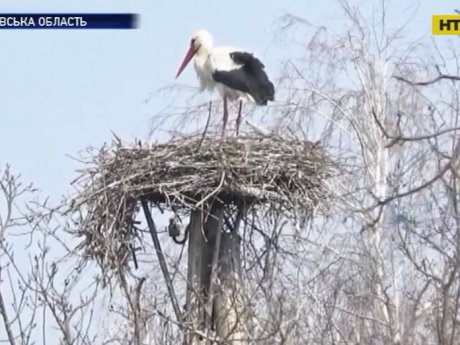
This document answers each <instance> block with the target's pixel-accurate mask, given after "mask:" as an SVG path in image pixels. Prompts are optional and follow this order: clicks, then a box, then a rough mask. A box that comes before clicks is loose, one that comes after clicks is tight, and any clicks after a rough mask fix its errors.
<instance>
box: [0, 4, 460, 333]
mask: <svg viewBox="0 0 460 345" xmlns="http://www.w3.org/2000/svg"><path fill="white" fill-rule="evenodd" d="M379 2H380V1H377V0H374V1H365V0H363V1H361V3H362V4H369V3H375V4H378V3H379ZM37 3H39V5H38V4H37ZM354 3H358V1H355V2H354ZM417 4H418V1H411V0H400V1H394V4H393V5H392V8H393V9H392V11H391V12H390V14H389V17H388V18H387V20H388V21H389V22H390V23H392V24H393V23H394V26H395V27H396V26H398V25H399V24H401V23H402V22H403V21H406V19H407V15H404V13H403V11H404V10H406V9H407V8H415V7H416V5H417ZM411 6H412V7H411ZM458 7H460V4H459V3H458V0H443V1H435V0H423V1H421V4H420V9H419V11H418V12H417V14H416V16H415V18H414V21H413V22H412V23H411V24H410V25H409V26H408V28H407V30H408V32H409V34H408V36H409V38H411V39H418V38H421V37H431V15H432V14H434V13H452V11H453V9H455V8H458ZM398 8H401V10H400V11H399V10H398ZM0 12H4V13H8V12H9V13H11V12H60V13H62V12H80V13H81V12H134V13H139V14H140V28H139V29H136V30H125V31H123V30H86V31H85V30H78V31H74V30H68V31H65V30H20V31H12V30H4V31H2V30H0V42H1V44H0V47H1V48H0V50H1V54H0V68H1V73H0V112H1V115H0V119H1V122H0V169H1V168H3V166H4V164H5V163H7V162H8V163H10V164H11V165H12V168H13V170H14V171H16V172H21V173H22V175H23V178H24V181H25V182H34V183H35V184H36V185H37V186H38V187H40V188H41V190H42V191H43V195H50V196H51V197H52V199H54V200H57V199H59V198H60V196H61V195H62V194H63V193H66V192H67V191H69V190H70V187H69V183H70V181H71V180H72V179H73V178H74V177H75V176H76V173H75V172H74V170H75V169H77V168H80V167H81V166H80V165H79V164H77V163H76V162H74V161H73V160H72V159H70V158H68V157H67V156H66V155H75V154H76V153H77V152H78V151H80V150H83V149H84V148H85V147H87V146H89V145H94V146H100V145H101V144H102V143H103V142H104V141H107V140H111V138H112V134H111V132H110V130H113V131H114V132H115V133H117V134H118V135H119V136H121V137H122V138H123V139H125V140H128V141H129V140H131V138H134V137H137V138H145V137H147V135H148V133H149V126H150V121H151V118H152V116H153V114H155V113H156V112H157V111H158V110H159V109H160V107H162V106H164V105H165V104H164V102H163V100H162V99H161V98H155V97H153V99H152V101H150V102H148V103H146V102H145V100H146V99H147V98H149V96H150V95H151V94H152V92H154V91H155V90H156V89H158V88H160V87H162V86H165V85H166V84H169V83H172V82H174V75H175V73H176V70H177V67H178V66H179V63H180V61H181V59H182V57H183V55H184V53H185V51H186V49H187V47H188V44H189V40H190V35H191V34H192V33H193V32H194V31H195V30H197V29H201V28H205V29H208V30H209V31H210V32H211V33H212V34H213V36H214V39H215V42H216V44H229V45H234V46H237V47H242V48H248V49H252V50H253V51H255V52H257V53H258V55H259V57H260V58H261V59H262V60H263V61H264V63H265V64H266V66H267V69H268V71H269V72H270V74H271V75H272V76H273V78H274V77H276V76H277V73H278V69H279V66H280V63H281V61H282V60H285V59H288V58H289V57H290V56H291V54H294V52H295V48H294V47H290V46H285V48H284V49H280V48H279V47H277V46H276V42H273V39H274V36H273V30H274V27H275V23H276V21H277V19H278V18H279V16H281V15H283V14H285V13H286V12H290V13H292V14H295V15H297V16H300V17H304V18H305V19H307V20H309V21H311V22H313V23H314V24H317V25H321V24H322V25H325V26H328V27H337V24H335V22H334V19H335V18H338V17H337V16H338V13H339V12H338V10H337V6H336V2H335V1H332V0H331V1H327V0H324V1H313V0H246V1H243V0H232V1H216V0H203V1H191V0H188V1H185V0H183V1H172V0H171V1H168V0H142V1H141V0H131V1H126V0H125V1H120V0H98V1H94V0H68V1H62V0H53V1H51V0H40V1H37V0H28V1H26V0H1V5H0ZM406 13H409V12H406ZM437 39H438V40H444V39H445V38H437ZM179 82H180V83H181V84H188V85H191V86H196V85H197V82H196V79H195V74H194V71H193V70H192V69H191V68H189V69H187V70H186V71H184V73H183V74H182V76H181V79H180V81H179ZM209 97H210V96H209ZM2 332H3V329H0V337H3V334H2Z"/></svg>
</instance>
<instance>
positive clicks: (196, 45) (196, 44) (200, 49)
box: [176, 30, 213, 78]
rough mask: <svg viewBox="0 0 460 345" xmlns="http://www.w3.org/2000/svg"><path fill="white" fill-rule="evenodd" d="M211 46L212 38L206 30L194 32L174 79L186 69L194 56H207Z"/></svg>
mask: <svg viewBox="0 0 460 345" xmlns="http://www.w3.org/2000/svg"><path fill="white" fill-rule="evenodd" d="M212 45H213V42H212V36H211V34H210V33H209V32H207V31H206V30H198V31H197V32H195V33H194V34H193V36H192V38H191V40H190V47H189V48H188V51H187V54H185V57H184V60H183V61H182V63H181V65H180V67H179V70H178V71H177V74H176V78H177V77H178V76H179V75H180V74H181V73H182V71H183V70H184V69H185V67H187V64H188V63H189V62H190V60H191V59H192V58H193V57H194V56H195V54H197V55H201V54H207V53H208V52H209V51H210V50H211V48H212Z"/></svg>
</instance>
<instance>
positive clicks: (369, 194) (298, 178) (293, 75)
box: [0, 1, 460, 345]
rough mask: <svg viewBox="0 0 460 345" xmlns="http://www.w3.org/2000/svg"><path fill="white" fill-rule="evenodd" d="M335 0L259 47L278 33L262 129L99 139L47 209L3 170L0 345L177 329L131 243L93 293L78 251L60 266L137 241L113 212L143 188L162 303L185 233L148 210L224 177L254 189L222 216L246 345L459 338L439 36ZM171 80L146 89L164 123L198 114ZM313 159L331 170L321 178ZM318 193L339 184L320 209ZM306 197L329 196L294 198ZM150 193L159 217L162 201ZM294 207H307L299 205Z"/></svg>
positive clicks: (171, 336) (244, 189) (183, 203)
mask: <svg viewBox="0 0 460 345" xmlns="http://www.w3.org/2000/svg"><path fill="white" fill-rule="evenodd" d="M352 3H355V2H354V1H348V2H347V1H339V6H338V7H335V9H337V10H338V11H340V12H339V13H340V14H339V15H338V16H337V18H336V20H335V21H331V24H330V27H329V26H327V27H325V26H324V25H328V23H327V22H325V21H322V22H321V25H319V26H314V25H313V24H311V23H310V22H309V21H308V19H309V18H305V19H304V18H301V17H300V16H293V15H286V16H284V17H283V18H282V20H281V29H280V32H279V35H278V36H277V42H283V43H284V44H285V46H284V47H279V46H276V47H273V49H274V50H277V51H286V52H288V53H289V56H286V60H287V61H286V62H285V63H284V64H283V65H282V66H281V68H280V74H279V78H278V79H277V80H276V83H275V84H276V85H277V103H276V105H275V106H273V107H267V108H265V109H258V110H257V111H255V112H253V113H250V112H244V115H245V116H247V118H250V119H251V121H252V122H257V123H264V124H265V125H266V126H267V128H266V129H265V131H264V132H265V133H269V134H268V136H266V137H264V136H263V135H261V134H257V135H252V134H245V136H242V137H241V138H238V139H236V138H233V137H229V138H227V139H226V140H225V141H221V138H216V139H210V138H209V137H205V138H204V139H203V141H202V142H201V139H202V138H201V136H200V135H198V136H193V137H187V136H180V137H179V138H176V139H174V140H172V141H171V142H168V143H166V144H161V145H154V146H145V144H143V147H142V148H141V147H137V146H136V145H132V146H128V145H120V144H119V143H118V142H115V143H113V144H112V145H108V146H106V147H104V148H102V149H101V150H96V151H92V152H91V154H90V158H89V160H85V161H84V162H83V163H82V170H81V171H80V172H81V176H80V177H79V179H78V180H77V182H75V186H76V187H77V190H76V194H74V195H72V197H71V198H70V199H66V203H65V210H66V212H67V213H65V214H63V213H60V212H61V211H62V209H61V208H54V207H50V206H48V205H47V204H46V203H40V204H39V205H38V204H37V203H32V202H30V203H27V207H26V208H21V207H19V206H18V205H19V204H21V203H20V202H19V201H21V200H24V198H32V197H31V196H30V195H29V194H28V193H29V192H31V190H30V189H29V188H25V187H24V186H22V185H21V183H20V182H19V181H20V179H19V178H18V177H16V176H13V175H12V174H11V173H10V172H9V170H8V169H7V170H6V172H5V173H4V174H3V175H2V177H1V178H0V187H1V192H2V193H1V201H0V216H1V217H0V236H1V237H0V244H1V246H0V259H1V261H0V278H1V280H2V284H1V285H0V316H1V319H0V321H2V327H0V338H1V341H3V340H5V342H6V343H8V344H10V345H15V344H23V345H29V344H37V343H43V344H48V343H49V344H51V343H53V342H52V340H47V339H53V338H52V337H53V336H54V338H55V339H56V342H55V343H61V344H65V345H89V344H91V345H94V344H104V345H106V344H117V345H118V344H119V345H121V344H123V345H125V344H134V345H141V344H142V345H166V344H181V342H182V330H183V329H182V328H181V327H182V325H181V324H180V322H177V320H176V318H175V317H174V310H173V308H172V307H171V303H170V301H171V300H170V298H169V297H170V295H168V293H167V291H166V287H165V283H164V280H163V279H162V278H163V276H162V272H161V271H160V270H159V268H158V266H159V265H158V260H157V256H156V254H157V253H156V251H155V249H154V248H152V246H151V245H150V244H149V243H148V241H144V243H143V245H142V246H141V248H140V250H138V252H137V253H138V255H139V269H137V270H134V269H132V270H126V271H125V272H123V274H121V275H119V276H118V278H122V279H119V282H120V284H118V285H117V286H113V288H112V289H110V292H109V293H106V291H107V289H101V288H100V287H101V281H103V280H104V278H107V274H108V272H107V271H106V270H103V271H102V272H101V271H100V270H99V267H97V266H96V265H94V260H87V262H86V264H87V265H86V266H85V267H84V266H82V265H80V264H81V259H82V253H86V254H84V255H86V257H83V258H84V259H85V258H86V259H87V258H88V255H89V256H91V257H92V258H94V257H98V260H99V261H100V262H101V261H102V262H103V263H104V264H106V263H107V262H112V263H115V268H120V267H125V266H126V265H127V264H128V263H129V262H130V261H129V260H130V257H129V253H130V250H131V247H130V246H131V245H133V246H135V245H134V244H133V243H132V242H133V241H140V239H138V237H133V236H134V235H136V234H137V235H138V236H142V234H143V233H144V232H145V231H146V228H145V227H144V228H143V227H142V225H140V224H133V220H134V218H135V217H134V216H135V213H136V212H137V208H138V204H137V199H138V198H139V197H148V198H149V200H150V201H151V202H152V204H155V206H156V207H157V209H156V210H155V212H153V213H154V218H155V221H157V224H158V230H159V231H158V232H159V237H160V240H161V243H162V245H163V249H164V254H165V263H166V264H167V265H168V268H169V271H170V274H171V281H172V283H173V284H174V287H175V289H176V291H177V298H178V300H179V303H180V304H181V305H182V304H183V303H184V301H185V297H184V296H185V293H184V289H183V287H184V286H185V284H186V281H187V273H186V269H185V268H186V265H187V262H186V259H184V258H186V256H187V255H186V254H187V250H186V246H178V245H176V244H175V243H173V242H172V241H170V239H169V238H168V237H167V235H165V234H164V231H163V226H166V223H167V222H166V223H163V224H160V221H161V220H162V217H163V220H164V218H165V216H170V215H172V216H174V212H176V213H178V214H179V213H187V212H184V210H188V209H190V208H193V207H197V206H198V207H199V206H200V205H199V202H200V200H203V199H205V198H207V197H208V198H209V199H211V198H227V199H235V191H238V197H242V196H244V198H245V199H247V200H248V201H255V200H257V201H259V202H262V203H261V204H260V207H253V208H252V210H250V211H249V212H246V213H245V214H244V215H243V216H242V217H241V219H240V220H241V226H239V232H238V235H239V238H240V239H241V257H242V258H243V259H242V262H241V276H242V278H243V282H244V284H243V285H244V287H243V290H244V294H245V296H246V298H247V301H248V303H247V307H248V310H249V311H250V324H249V325H248V333H249V339H248V342H249V343H250V344H257V345H272V344H283V345H305V344H322V345H337V344H346V345H358V344H360V345H389V344H390V345H403V344H404V345H426V344H436V345H457V344H459V340H458V339H459V332H460V328H459V325H460V265H459V263H460V211H459V210H460V204H459V203H460V187H459V173H458V171H459V169H458V166H459V153H460V92H459V87H460V84H459V81H458V79H459V76H460V56H459V55H458V48H457V47H458V38H457V37H454V38H453V43H446V41H443V43H442V44H439V45H438V44H437V43H438V41H437V40H436V39H432V37H429V38H427V40H425V41H423V42H422V41H417V42H416V43H412V41H411V38H410V36H409V35H408V30H409V29H408V28H407V26H406V25H409V24H407V21H406V18H414V17H416V16H414V12H410V11H408V12H404V11H402V10H401V6H400V5H401V4H399V3H398V4H393V3H389V2H388V1H381V2H378V4H376V2H367V3H366V2H362V1H360V2H359V6H358V5H356V6H353V5H352ZM338 11H337V12H338ZM307 15H308V14H307ZM389 18H391V23H390V24H389V22H388V21H389V20H390V19H389ZM398 20H400V21H401V26H399V27H397V22H398ZM334 26H335V27H334ZM286 47H289V49H286ZM283 49H284V50H283ZM294 55H295V56H294ZM296 56H297V57H298V58H296ZM179 89H180V88H175V89H174V90H172V89H168V91H165V93H168V92H170V93H171V95H172V96H171V98H172V99H173V104H172V105H171V107H169V108H168V109H166V110H164V111H162V113H161V114H159V115H158V117H156V118H155V119H156V120H157V121H156V122H155V124H156V125H158V127H159V126H160V124H161V125H164V124H165V122H162V121H163V120H164V119H168V120H167V121H169V122H168V124H169V125H171V124H172V123H173V124H181V126H182V127H180V128H181V129H184V128H186V127H188V126H189V125H191V123H190V122H187V121H186V119H191V118H193V121H197V122H198V120H197V119H203V121H204V120H205V119H206V115H207V114H206V109H207V103H203V104H200V105H196V104H195V103H193V102H194V98H193V97H194V96H193V97H191V98H189V99H185V100H184V98H182V97H179V96H181V95H182V96H183V94H180V92H179V91H180V90H179ZM178 90H179V91H178ZM187 90H188V91H187V92H190V94H193V95H195V94H196V92H195V91H196V89H193V88H187ZM158 97H164V94H161V95H160V96H158ZM180 100H184V103H185V106H183V107H182V104H179V103H180ZM216 104H219V103H218V102H216V101H213V105H214V106H215V109H213V113H214V112H215V113H216V114H219V110H220V109H219V106H217V107H216ZM190 115H191V116H190ZM218 117H219V115H216V117H215V118H218ZM159 119H160V120H159ZM164 121H166V120H164ZM191 121H192V120H191ZM193 123H195V122H193ZM166 127H168V126H166ZM169 128H176V127H175V126H172V125H171V126H170V127H169ZM177 128H179V127H177ZM177 128H176V129H177ZM156 129H157V128H156ZM167 129H168V128H166V130H167ZM158 131H159V130H158ZM155 133H158V132H154V133H153V135H155ZM246 133H248V132H246ZM275 133H277V134H275ZM286 133H294V134H295V135H292V138H297V139H296V141H294V142H292V141H289V140H286ZM280 136H281V138H280ZM298 138H308V140H311V141H313V142H316V141H318V143H319V145H317V144H311V143H310V142H305V140H298ZM324 151H326V152H327V155H325V154H324ZM328 157H329V158H328ZM331 160H332V161H334V162H335V163H337V164H338V165H339V167H340V170H339V172H340V173H343V174H341V175H340V176H339V177H338V178H337V176H335V173H336V172H337V168H336V167H333V166H331V165H330V164H329V162H330V161H331ZM325 162H328V163H327V164H325ZM335 163H334V164H335ZM294 164H295V166H294ZM345 168H346V174H345V170H344V169H345ZM331 171H332V176H333V179H334V183H333V184H329V182H328V183H326V184H325V185H323V184H322V182H323V181H328V179H329V174H330V173H331ZM299 172H301V173H302V174H299ZM326 177H327V178H326ZM330 192H333V194H334V196H339V198H338V199H333V200H334V201H335V203H332V204H331V203H329V202H330V201H331V200H332V199H328V197H329V196H330V195H329V194H330ZM18 200H19V201H18ZM69 200H73V202H72V203H71V202H69ZM337 200H338V201H339V202H337ZM197 204H198V205H197ZM3 205H6V206H5V207H3ZM267 205H268V206H269V207H266V206H267ZM271 206H273V207H271ZM323 206H330V208H331V209H329V210H327V211H329V212H324V213H323V212H312V211H315V210H316V209H322V207H323ZM165 208H166V209H169V210H170V211H172V212H171V213H169V212H168V211H165V213H164V215H163V214H162V211H164V209H165ZM235 209H236V208H232V209H230V210H226V211H227V212H226V214H225V217H226V221H227V220H228V221H229V222H230V223H231V222H233V221H234V219H235ZM50 210H51V212H50ZM305 210H307V211H308V212H307V213H309V215H312V216H313V217H311V218H310V219H308V221H306V218H302V217H300V216H299V213H301V212H302V211H305ZM324 210H326V209H324ZM280 211H282V212H280ZM286 211H287V212H286ZM182 216H183V215H182ZM187 221H188V219H187V217H183V223H187ZM28 224H29V225H32V226H31V229H28V228H27V226H28ZM131 226H133V227H134V228H135V229H134V230H135V232H134V235H133V233H130V227H131ZM24 227H26V228H27V230H30V231H23V229H24ZM82 236H83V238H82ZM31 243H34V244H36V245H35V246H30V244H31ZM139 243H140V242H139ZM76 248H77V249H76ZM136 249H139V248H136ZM24 253H27V255H28V257H27V260H25V264H24V260H22V259H23V257H25V256H26V255H24ZM29 253H30V255H29ZM4 282H5V283H4ZM101 301H102V302H101ZM96 302H97V303H96ZM96 315H102V316H100V318H101V319H103V320H102V321H101V320H100V319H97V317H96ZM103 326H106V327H107V326H108V328H107V329H108V331H107V332H101V329H102V328H103ZM3 330H5V332H3ZM58 338H59V339H58ZM36 339H40V340H38V341H37V340H36Z"/></svg>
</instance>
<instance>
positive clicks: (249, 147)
mask: <svg viewBox="0 0 460 345" xmlns="http://www.w3.org/2000/svg"><path fill="white" fill-rule="evenodd" d="M332 171H333V164H332V162H331V160H330V159H329V158H328V156H327V154H326V152H325V151H324V149H323V148H321V147H320V145H319V143H311V142H306V141H297V140H286V139H285V138H281V137H278V136H261V135H246V136H239V137H227V138H222V137H211V138H203V137H201V136H192V137H186V138H181V139H177V140H173V141H171V142H168V143H166V144H160V145H153V146H149V147H141V145H140V144H139V143H137V144H136V145H132V146H124V145H121V144H120V143H119V142H114V143H113V144H112V145H109V146H106V147H104V148H102V149H100V150H98V152H97V153H95V154H93V155H92V158H91V162H88V166H87V167H86V169H84V170H83V173H82V175H81V176H80V177H79V179H77V181H76V183H74V184H76V186H77V189H78V193H77V195H76V196H75V197H74V198H72V200H71V202H70V209H69V210H68V212H71V213H73V214H74V215H75V214H78V215H79V217H74V219H75V220H74V222H75V224H74V226H75V227H74V229H75V230H74V232H75V233H76V234H77V236H80V237H82V238H83V241H82V242H81V243H80V245H79V248H78V249H80V250H83V254H84V256H85V257H86V258H92V259H97V260H98V262H99V263H104V264H105V265H106V266H107V265H109V266H110V267H112V268H114V267H120V266H123V265H125V264H126V263H127V261H128V259H129V257H130V253H131V248H132V247H133V245H134V242H135V240H136V234H135V231H133V226H132V224H133V222H134V219H135V217H136V213H137V212H138V210H139V201H140V199H141V198H145V199H147V200H149V201H151V202H153V203H155V204H158V205H161V207H162V208H166V209H169V210H173V211H175V212H179V211H186V212H189V211H190V210H191V209H194V208H197V207H203V206H204V205H206V204H207V203H210V202H212V201H215V200H220V201H221V202H223V203H226V204H231V203H235V204H240V203H244V204H245V205H250V207H254V206H256V205H259V206H260V205H264V206H268V207H274V208H276V209H278V210H284V211H287V212H289V211H290V210H293V209H302V210H303V211H304V212H307V213H311V212H313V211H316V210H320V209H321V208H322V207H327V204H328V201H329V196H330V195H331V193H330V188H328V187H327V183H326V180H327V179H328V178H329V177H330V176H331V173H332Z"/></svg>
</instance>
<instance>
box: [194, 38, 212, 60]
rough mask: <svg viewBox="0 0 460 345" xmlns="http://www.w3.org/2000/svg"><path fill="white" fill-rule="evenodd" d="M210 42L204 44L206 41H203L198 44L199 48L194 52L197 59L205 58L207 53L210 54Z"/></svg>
mask: <svg viewBox="0 0 460 345" xmlns="http://www.w3.org/2000/svg"><path fill="white" fill-rule="evenodd" d="M212 48H213V47H212V42H206V41H203V42H201V44H200V47H199V48H198V50H197V52H196V56H197V57H198V58H201V59H202V58H207V57H208V55H209V53H210V52H211V50H212Z"/></svg>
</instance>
